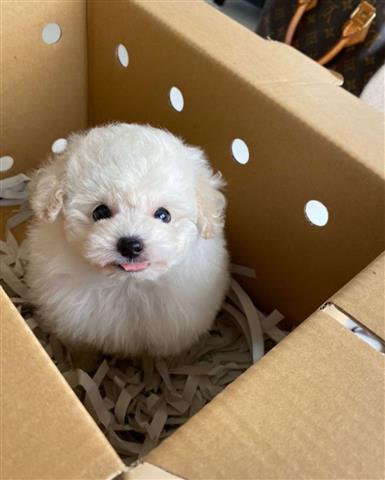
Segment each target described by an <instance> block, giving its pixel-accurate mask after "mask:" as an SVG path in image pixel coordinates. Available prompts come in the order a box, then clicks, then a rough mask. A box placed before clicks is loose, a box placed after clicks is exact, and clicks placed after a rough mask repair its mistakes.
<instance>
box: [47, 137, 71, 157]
mask: <svg viewBox="0 0 385 480" xmlns="http://www.w3.org/2000/svg"><path fill="white" fill-rule="evenodd" d="M67 143H68V142H67V140H66V139H65V138H58V139H57V140H55V141H54V142H53V144H52V147H51V150H52V152H53V153H57V154H59V153H63V152H64V151H65V149H66V148H67Z"/></svg>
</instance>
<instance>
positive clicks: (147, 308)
mask: <svg viewBox="0 0 385 480" xmlns="http://www.w3.org/2000/svg"><path fill="white" fill-rule="evenodd" d="M222 186H223V181H222V178H221V176H220V175H219V174H217V175H214V174H213V172H212V170H211V169H210V167H209V165H208V162H207V160H206V158H205V156H204V154H203V152H202V151H201V150H199V149H198V148H195V147H191V146H188V145H186V144H184V143H183V142H182V141H181V140H180V139H178V138H176V137H175V136H173V135H172V134H170V133H168V132H166V131H163V130H159V129H156V128H152V127H150V126H140V125H128V124H113V125H107V126H102V127H99V128H94V129H92V130H90V131H89V132H88V133H85V134H74V135H71V136H70V138H69V141H68V147H67V149H66V151H65V152H64V153H63V154H61V155H56V156H54V158H51V159H50V161H49V162H48V163H47V164H46V165H45V166H43V167H42V168H41V169H39V170H37V172H36V173H35V175H34V176H33V178H32V181H31V184H30V189H31V198H30V203H31V207H32V209H33V211H34V213H35V215H36V217H37V220H36V221H35V222H34V224H33V225H32V227H31V229H30V232H29V240H30V247H31V260H30V265H29V272H28V277H27V281H28V283H29V285H30V287H31V301H32V302H33V303H34V304H35V305H36V306H37V307H38V310H39V313H40V316H41V318H42V319H43V321H44V322H45V325H46V326H47V327H48V328H49V329H50V331H52V332H55V333H56V334H57V335H58V336H59V338H61V339H62V340H63V341H65V342H67V343H69V344H72V345H75V346H79V345H80V346H81V345H89V346H93V347H96V348H97V349H99V350H101V351H103V352H105V353H112V354H119V355H124V356H126V355H136V354H141V353H149V354H152V355H156V356H158V355H160V356H164V355H174V354H178V353H179V352H181V351H182V350H184V349H186V348H188V347H189V346H191V345H192V344H193V343H194V342H196V341H197V339H198V338H199V336H200V335H201V334H202V333H204V332H205V331H207V329H208V328H210V326H211V325H212V322H213V320H214V319H215V316H216V314H217V312H218V310H219V308H220V306H221V303H222V301H223V297H224V295H225V292H226V289H227V286H228V281H229V274H228V255H227V251H226V245H225V240H224V236H223V218H224V207H225V199H224V196H223V195H222V193H220V191H219V189H220V188H221V187H222Z"/></svg>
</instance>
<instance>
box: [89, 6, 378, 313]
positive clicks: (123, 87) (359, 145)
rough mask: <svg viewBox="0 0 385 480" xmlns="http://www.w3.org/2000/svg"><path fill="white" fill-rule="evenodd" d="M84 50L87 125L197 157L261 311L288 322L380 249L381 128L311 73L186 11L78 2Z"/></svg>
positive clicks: (223, 23)
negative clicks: (120, 52) (158, 132)
mask: <svg viewBox="0 0 385 480" xmlns="http://www.w3.org/2000/svg"><path fill="white" fill-rule="evenodd" d="M111 25H113V26H114V28H110V26H111ZM88 39H89V92H90V95H89V114H90V122H91V124H96V123H101V122H106V121H112V120H124V121H133V122H144V123H146V122H148V123H152V124H154V125H157V126H162V127H167V128H168V129H169V130H171V131H172V132H175V133H177V134H180V135H182V136H183V137H184V138H186V140H187V141H189V142H190V143H194V144H198V145H201V146H202V147H203V148H204V149H205V150H206V152H207V153H208V156H209V158H210V160H211V161H212V163H213V165H214V167H215V168H216V169H220V170H221V171H222V172H223V174H224V176H225V178H226V180H227V182H228V187H227V190H226V196H227V198H228V204H229V206H228V216H227V234H228V239H229V245H230V249H231V253H232V258H233V260H234V262H235V263H238V264H241V265H245V266H249V267H252V268H254V269H255V271H256V279H246V280H245V279H240V281H241V282H242V284H243V286H244V287H245V288H246V289H247V291H248V293H249V294H251V296H252V297H253V298H254V299H255V301H256V303H257V305H259V306H260V307H261V308H262V309H264V310H265V311H267V312H268V311H271V310H272V309H274V308H277V309H279V310H280V311H281V312H282V313H283V314H284V315H285V317H286V318H288V319H289V321H291V322H296V323H298V322H300V321H302V320H304V319H305V318H306V317H307V316H308V315H310V314H311V313H312V312H313V311H314V310H315V309H316V308H317V307H319V306H320V305H321V304H322V303H324V302H325V301H326V300H327V299H328V298H330V297H331V296H332V295H333V294H334V293H335V292H336V291H337V290H339V289H340V288H341V287H342V286H343V285H345V284H346V283H347V282H348V281H349V280H350V279H351V278H352V277H353V276H354V275H356V274H357V273H358V272H360V271H361V270H362V269H363V268H364V267H366V265H367V264H368V263H369V262H370V261H372V260H373V259H374V258H375V257H377V256H378V255H379V254H380V253H381V252H382V251H383V250H384V242H385V240H384V238H385V235H384V222H383V218H384V168H383V161H384V150H383V148H384V145H383V144H384V124H383V119H382V117H381V115H380V114H379V113H377V112H375V111H374V110H371V109H370V108H369V107H367V106H366V105H364V104H363V103H362V102H360V101H359V100H358V99H356V98H354V97H353V96H352V95H350V94H348V93H346V92H345V91H343V90H341V89H340V88H339V87H336V86H335V85H334V82H335V81H334V78H333V77H332V76H331V75H330V74H329V73H328V72H327V71H326V70H325V69H323V68H321V67H320V66H319V65H317V64H316V63H314V62H312V61H310V60H309V59H308V58H306V57H305V56H303V55H301V54H300V53H298V52H296V51H295V50H294V49H291V48H288V47H285V46H283V45H279V44H277V43H275V42H267V41H265V40H262V39H260V38H258V37H257V36H255V35H254V34H253V33H252V32H249V31H247V30H246V29H244V28H243V27H241V26H239V25H237V24H236V23H235V22H232V21H231V20H229V19H227V18H226V17H225V16H224V15H222V14H219V13H218V12H216V11H215V10H214V9H212V8H210V7H209V6H207V5H205V4H204V2H201V1H198V0H197V1H193V2H173V1H163V2H151V1H149V2H147V1H140V2H136V1H130V2H116V1H111V2H108V3H107V2H104V1H98V0H95V1H92V2H90V3H89V8H88ZM118 43H123V44H124V45H125V46H126V47H127V50H128V53H129V65H128V68H123V67H122V66H121V65H120V64H119V62H118V60H117V58H116V47H117V45H118ZM173 85H175V86H177V87H179V88H180V89H181V91H182V93H183V95H184V104H185V107H184V110H183V111H182V112H180V113H178V112H176V111H174V110H173V109H172V108H171V107H170V103H169V99H168V95H169V89H170V88H171V86H173ZM236 137H240V138H242V139H244V140H245V141H246V142H247V144H248V146H249V150H250V160H249V162H248V164H246V165H239V164H237V163H236V162H235V161H234V160H233V158H232V155H231V151H230V145H231V142H232V140H233V139H234V138H236ZM312 199H316V200H319V201H321V202H323V203H324V204H325V205H326V206H327V208H328V209H329V223H328V224H327V225H326V227H324V228H320V227H316V226H314V225H311V224H310V223H309V222H308V221H307V220H306V218H305V215H304V207H305V204H306V202H307V201H309V200H312ZM368 232H370V234H368Z"/></svg>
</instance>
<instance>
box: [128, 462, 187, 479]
mask: <svg viewBox="0 0 385 480" xmlns="http://www.w3.org/2000/svg"><path fill="white" fill-rule="evenodd" d="M123 478H124V480H181V478H180V477H177V476H175V475H172V474H171V473H168V472H166V471H165V470H162V469H161V468H159V467H156V466H155V465H151V464H150V463H142V464H139V465H138V466H136V467H135V468H133V469H132V470H129V471H128V472H126V473H124V474H123Z"/></svg>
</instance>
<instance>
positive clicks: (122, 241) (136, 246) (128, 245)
mask: <svg viewBox="0 0 385 480" xmlns="http://www.w3.org/2000/svg"><path fill="white" fill-rule="evenodd" d="M143 247H144V245H143V241H142V240H141V239H140V238H138V237H122V238H119V240H118V244H117V249H118V252H119V253H120V254H121V255H123V257H126V258H129V259H130V260H133V259H134V258H136V257H139V255H140V254H141V252H142V250H143Z"/></svg>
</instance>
